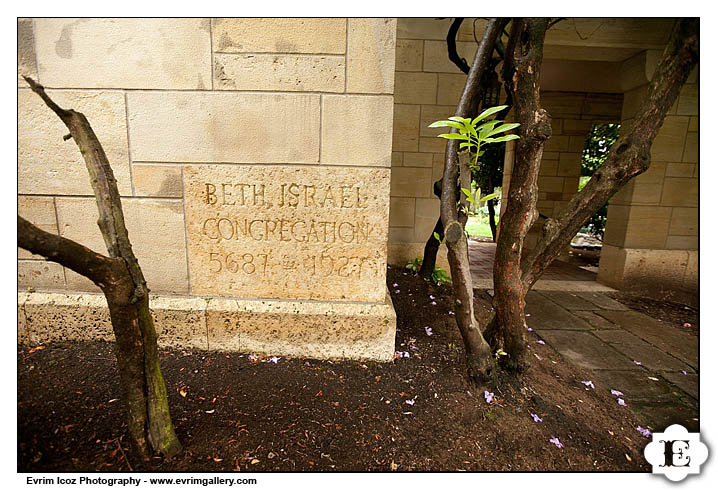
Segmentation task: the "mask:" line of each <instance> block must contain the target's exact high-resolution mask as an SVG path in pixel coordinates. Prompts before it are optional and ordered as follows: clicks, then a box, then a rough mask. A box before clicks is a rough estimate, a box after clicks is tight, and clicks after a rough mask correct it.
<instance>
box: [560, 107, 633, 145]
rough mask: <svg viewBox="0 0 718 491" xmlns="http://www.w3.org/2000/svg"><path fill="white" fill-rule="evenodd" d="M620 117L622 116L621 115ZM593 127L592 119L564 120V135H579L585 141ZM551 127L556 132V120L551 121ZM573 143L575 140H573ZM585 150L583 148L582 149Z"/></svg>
mask: <svg viewBox="0 0 718 491" xmlns="http://www.w3.org/2000/svg"><path fill="white" fill-rule="evenodd" d="M619 117H620V114H619ZM592 126H593V121H591V120H590V119H573V118H569V119H564V120H563V129H562V132H563V134H564V135H577V136H581V137H583V138H584V139H585V137H586V135H587V134H588V132H589V131H590V130H591V127H592ZM551 127H552V129H554V130H555V127H556V120H555V119H552V120H551ZM572 141H573V140H572ZM582 149H583V148H582Z"/></svg>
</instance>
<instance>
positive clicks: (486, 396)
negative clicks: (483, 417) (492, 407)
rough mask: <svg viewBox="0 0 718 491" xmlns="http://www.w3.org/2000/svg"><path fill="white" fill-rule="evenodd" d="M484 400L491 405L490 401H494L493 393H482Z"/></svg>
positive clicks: (486, 391)
mask: <svg viewBox="0 0 718 491" xmlns="http://www.w3.org/2000/svg"><path fill="white" fill-rule="evenodd" d="M484 399H486V402H487V403H489V404H491V401H493V400H494V393H493V392H489V391H488V390H485V391H484Z"/></svg>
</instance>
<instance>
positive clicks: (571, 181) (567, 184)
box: [563, 177, 578, 195]
mask: <svg viewBox="0 0 718 491" xmlns="http://www.w3.org/2000/svg"><path fill="white" fill-rule="evenodd" d="M576 193H578V177H566V178H564V180H563V194H564V195H566V194H568V195H574V194H576Z"/></svg>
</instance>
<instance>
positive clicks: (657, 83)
mask: <svg viewBox="0 0 718 491" xmlns="http://www.w3.org/2000/svg"><path fill="white" fill-rule="evenodd" d="M698 48H699V42H698V19H682V20H680V21H679V22H677V23H676V25H675V27H674V30H673V33H672V35H671V38H670V40H669V43H668V45H667V46H666V49H665V50H664V52H663V57H662V59H661V62H660V64H659V65H658V68H657V69H656V71H655V73H654V75H653V79H652V80H651V82H650V84H649V86H648V93H647V96H646V98H645V100H644V101H643V103H642V104H641V106H640V107H639V109H638V112H637V116H636V118H635V119H634V122H633V124H632V125H631V126H630V128H629V129H628V131H626V132H625V133H624V134H623V135H622V136H621V137H620V138H619V139H618V141H617V142H616V143H615V144H614V145H613V147H612V149H611V152H610V154H609V156H608V158H607V159H606V161H605V162H604V164H603V165H602V166H601V168H600V169H598V170H597V171H596V172H595V173H594V175H593V176H592V177H591V179H590V180H589V181H588V183H587V184H586V186H585V187H584V188H583V189H582V190H581V191H580V192H579V193H578V194H576V195H574V197H573V198H572V199H571V201H570V202H569V203H568V205H567V206H566V207H565V209H564V211H563V212H562V213H561V214H560V215H559V216H558V217H556V218H551V219H548V220H546V222H545V223H544V225H543V228H542V230H541V234H540V236H539V241H538V243H537V245H536V247H535V248H534V249H533V250H532V251H531V253H530V254H528V255H527V257H526V258H525V260H524V261H525V262H524V267H523V268H522V269H523V288H524V290H525V291H528V290H529V289H530V288H531V286H532V285H533V284H534V283H535V282H536V281H537V280H538V278H539V277H540V276H541V273H543V271H544V270H545V269H546V268H547V267H548V265H550V264H551V262H552V261H553V260H554V259H556V258H557V257H558V256H559V254H560V253H561V251H562V250H563V248H565V247H566V245H568V243H569V242H570V241H571V239H572V238H573V237H574V236H575V235H576V233H577V232H578V230H579V229H580V228H581V227H582V226H583V224H584V223H586V221H587V220H588V219H589V218H590V217H591V216H593V214H594V213H595V212H596V211H597V210H598V209H599V208H600V207H601V206H603V205H604V204H605V203H606V202H607V201H608V200H609V198H611V196H613V195H614V194H615V193H616V192H618V191H619V190H620V189H621V187H623V186H624V185H625V184H626V183H627V182H628V181H629V180H631V179H632V178H633V177H635V176H637V175H639V174H641V173H642V172H644V171H645V170H647V169H648V167H649V165H650V162H651V154H650V150H651V145H652V144H653V140H654V139H655V137H656V135H657V134H658V130H659V129H660V128H661V126H662V125H663V121H664V120H665V118H666V115H667V114H668V111H669V110H670V108H671V106H672V105H673V103H674V102H675V101H676V99H677V98H678V95H679V93H680V90H681V87H682V86H683V84H684V83H685V81H686V79H687V78H688V75H689V74H690V73H691V71H692V70H693V68H694V67H695V66H696V64H697V63H698ZM621 133H623V131H622V132H621ZM517 155H518V152H517ZM511 184H512V186H513V181H512V183H511Z"/></svg>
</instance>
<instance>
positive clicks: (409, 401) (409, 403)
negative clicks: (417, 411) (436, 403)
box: [404, 399, 414, 406]
mask: <svg viewBox="0 0 718 491" xmlns="http://www.w3.org/2000/svg"><path fill="white" fill-rule="evenodd" d="M404 404H408V405H410V406H413V405H414V399H407V400H405V401H404Z"/></svg>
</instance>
